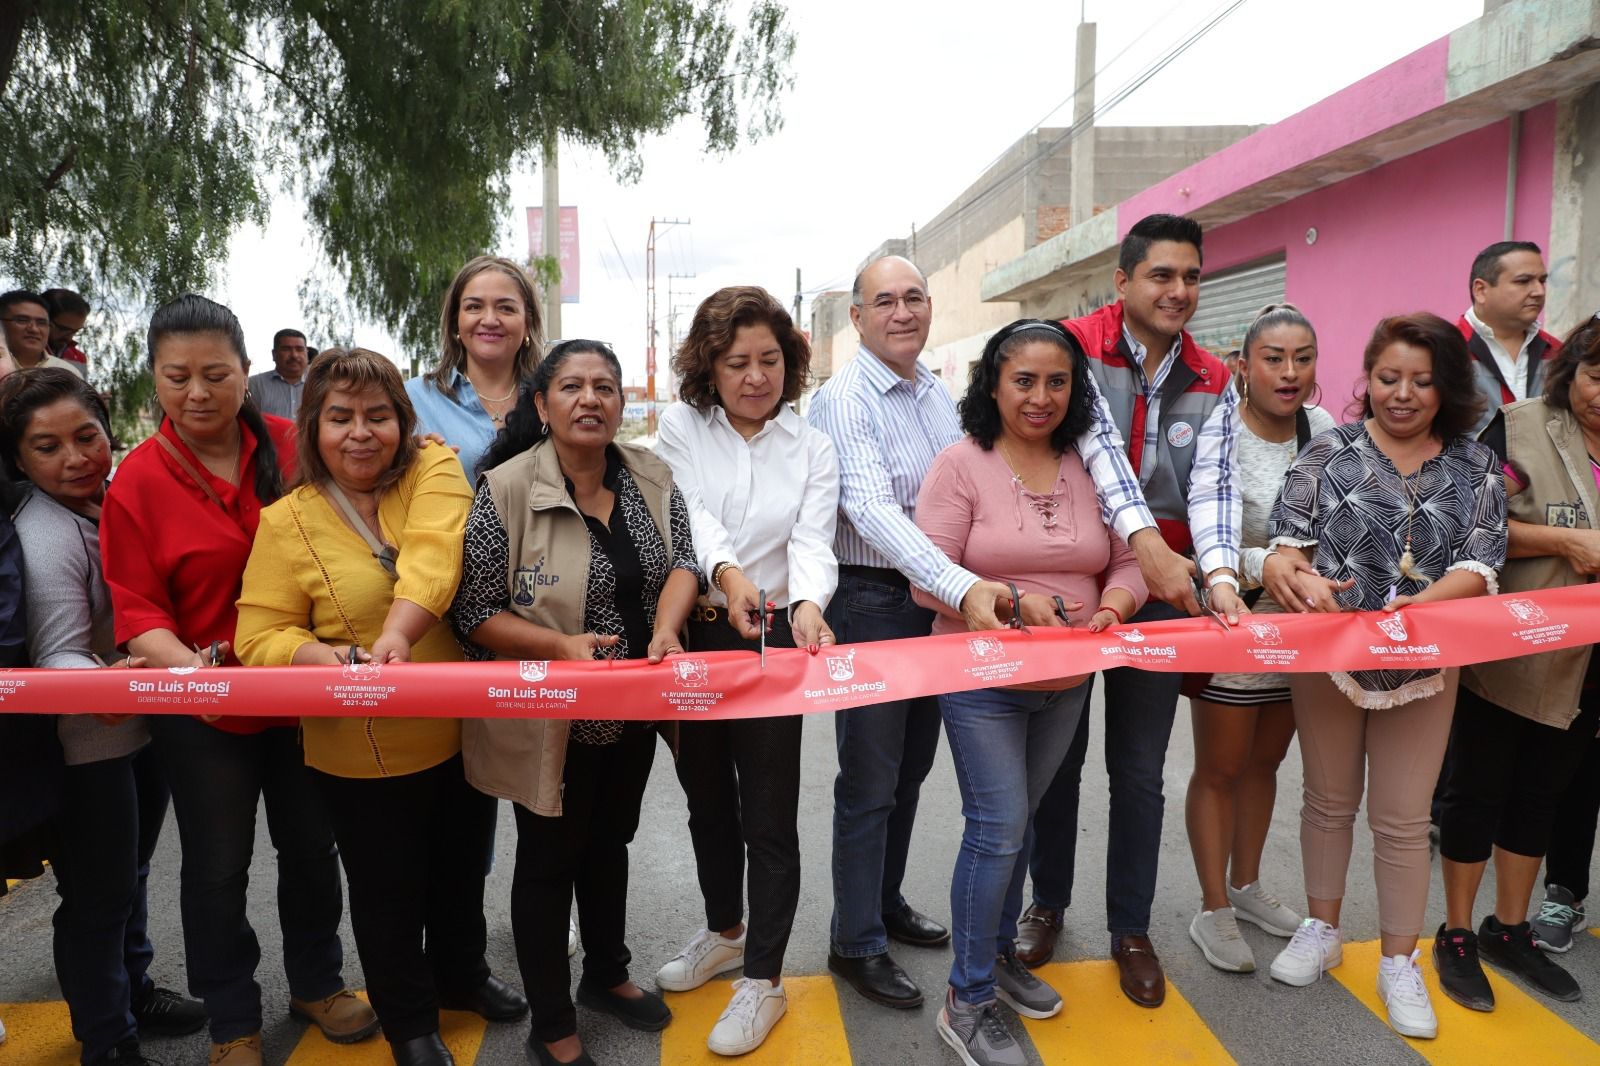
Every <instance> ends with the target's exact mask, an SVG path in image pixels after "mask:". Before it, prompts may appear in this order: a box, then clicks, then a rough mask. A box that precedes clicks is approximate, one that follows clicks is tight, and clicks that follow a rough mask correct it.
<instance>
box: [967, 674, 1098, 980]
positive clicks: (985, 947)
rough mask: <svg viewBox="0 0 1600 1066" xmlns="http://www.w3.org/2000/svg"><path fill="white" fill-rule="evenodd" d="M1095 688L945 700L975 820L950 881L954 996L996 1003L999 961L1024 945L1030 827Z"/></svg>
mask: <svg viewBox="0 0 1600 1066" xmlns="http://www.w3.org/2000/svg"><path fill="white" fill-rule="evenodd" d="M1088 689H1089V686H1088V685H1087V684H1082V685H1079V686H1078V687H1077V688H1071V689H1066V690H1065V691H1062V692H1019V691H1014V690H1011V689H1003V688H991V689H978V690H976V691H973V692H950V693H946V694H945V695H943V696H940V697H939V710H940V712H941V714H942V715H943V717H944V731H945V735H946V736H947V737H949V738H950V755H951V757H952V758H953V759H954V760H955V767H956V783H957V784H958V785H959V786H960V788H961V814H962V816H963V817H964V818H966V820H967V825H966V829H965V830H963V832H962V834H961V849H960V851H958V852H957V853H956V869H955V875H954V876H953V877H952V878H951V881H950V916H951V919H952V923H951V931H950V932H951V944H952V946H953V948H954V950H955V960H954V961H953V962H952V963H951V966H950V987H951V988H953V989H954V990H955V993H956V998H958V999H960V1000H961V1001H962V1002H965V1003H988V1002H990V1001H992V1000H993V999H994V998H995V995H994V960H995V956H996V955H997V954H999V952H1000V951H1001V950H1002V949H1004V948H1007V947H1010V946H1011V944H1012V942H1013V941H1014V940H1015V939H1016V937H1017V916H1018V915H1019V914H1020V913H1021V912H1022V881H1023V878H1024V877H1025V876H1026V875H1027V872H1028V854H1027V850H1026V847H1025V845H1026V842H1027V835H1028V820H1029V819H1030V818H1031V817H1032V815H1033V812H1034V810H1036V809H1037V808H1038V806H1039V800H1040V797H1042V796H1043V795H1044V791H1045V789H1046V788H1047V787H1049V785H1050V782H1051V780H1052V779H1053V778H1054V777H1055V773H1056V770H1057V769H1058V768H1059V767H1060V766H1061V760H1062V759H1064V758H1066V755H1067V748H1068V746H1069V745H1070V744H1071V743H1072V736H1073V734H1074V733H1075V732H1076V731H1077V728H1078V718H1079V716H1081V715H1082V713H1083V705H1084V697H1085V696H1086V695H1087V694H1088ZM1019 769H1020V770H1022V771H1023V772H1022V775H1021V776H1020V777H1019V776H1018V774H1017V771H1018V770H1019Z"/></svg>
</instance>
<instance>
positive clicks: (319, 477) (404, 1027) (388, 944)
mask: <svg viewBox="0 0 1600 1066" xmlns="http://www.w3.org/2000/svg"><path fill="white" fill-rule="evenodd" d="M296 428H297V430H298V434H299V438H298V449H299V459H300V475H301V484H300V485H299V486H298V487H297V488H296V489H294V490H293V491H292V492H289V493H288V494H286V495H285V496H283V497H282V498H281V499H279V500H278V501H277V502H276V503H274V504H272V505H271V506H270V507H268V508H267V509H265V510H264V511H262V512H261V525H260V528H259V530H258V531H257V533H256V539H255V546H254V548H253V549H252V551H251V554H250V562H249V565H248V566H247V567H246V568H245V573H244V587H243V591H242V594H241V595H240V598H239V628H238V638H237V639H238V644H239V658H240V659H241V660H242V661H243V662H244V663H245V664H246V665H250V666H287V665H290V664H295V665H299V664H322V665H336V664H345V665H346V666H353V665H355V664H367V665H366V666H365V667H364V668H363V671H362V672H363V673H365V674H369V675H370V674H371V673H375V672H377V671H381V670H382V669H383V667H384V665H386V664H388V663H396V662H407V661H412V660H415V661H417V662H446V661H454V660H458V659H460V658H461V652H460V650H459V648H458V647H457V645H456V642H455V638H454V637H453V636H452V635H451V632H450V627H449V626H448V625H447V624H446V623H444V622H442V621H440V618H441V617H442V616H443V615H444V613H445V611H446V610H447V609H448V608H449V606H450V602H451V599H452V597H453V596H454V595H455V591H456V584H457V583H458V582H459V580H460V578H461V557H462V538H463V536H464V530H465V527H466V520H467V512H468V510H469V509H470V508H471V506H472V491H471V489H470V487H469V486H468V483H467V480H466V477H465V476H464V475H463V474H462V470H461V463H460V462H459V461H458V460H457V459H456V457H455V455H454V454H453V453H452V452H451V450H450V449H449V448H444V447H440V446H438V445H424V446H421V447H419V446H418V444H417V442H416V441H415V440H414V439H413V436H412V434H413V432H414V431H415V428H416V413H415V412H414V411H413V409H412V406H411V401H410V400H409V399H408V398H407V397H406V393H405V387H404V385H403V384H402V383H401V380H400V375H399V373H398V372H396V370H395V368H394V365H393V364H392V363H390V362H389V361H388V360H387V359H385V358H384V357H383V356H381V355H378V354H376V353H375V352H370V351H367V350H365V349H362V348H352V349H349V350H344V349H327V350H324V351H323V352H322V354H321V355H320V356H318V358H317V360H316V362H314V363H313V364H312V365H311V369H310V372H309V373H308V375H307V377H306V384H305V395H304V399H303V401H302V404H301V407H300V414H299V418H298V423H297V427H296ZM303 727H304V731H305V749H306V764H307V765H308V766H310V767H311V769H312V776H313V778H314V779H315V780H316V781H317V783H318V785H319V787H320V788H321V789H322V793H323V796H324V798H325V799H326V800H327V805H328V813H329V817H330V818H331V819H332V821H333V827H334V835H335V837H336V838H337V839H338V843H339V854H340V856H341V857H342V859H343V861H344V868H345V877H346V880H347V881H348V882H349V885H350V923H351V926H352V927H353V929H354V932H355V939H356V948H357V950H358V951H359V952H360V954H361V965H362V968H363V969H364V970H365V971H366V975H367V990H368V993H369V995H370V997H371V1000H372V1006H373V1008H374V1009H375V1010H376V1011H377V1013H378V1018H379V1020H380V1021H381V1022H382V1023H383V1032H384V1036H385V1037H386V1038H387V1039H388V1040H389V1043H390V1050H391V1051H392V1053H393V1055H394V1059H395V1062H396V1063H399V1064H401V1066H413V1064H418V1066H420V1064H429V1066H436V1064H441V1063H450V1062H451V1061H452V1060H451V1058H450V1053H449V1051H448V1050H446V1048H445V1046H444V1044H443V1042H441V1041H440V1039H439V1009H440V1008H441V1007H446V1008H454V1009H466V1010H473V1011H476V1012H477V1013H479V1014H481V1015H483V1016H484V1017H486V1018H489V1019H491V1020H494V1021H510V1020H513V1019H515V1018H519V1017H521V1016H522V1015H523V1014H525V1013H526V1012H527V1009H528V1005H527V1000H525V999H524V998H523V997H522V995H521V994H520V993H519V992H517V991H516V990H514V989H512V988H510V987H509V986H508V985H506V984H505V983H504V982H503V981H501V980H499V979H498V978H496V977H493V976H492V975H491V974H490V973H489V967H488V964H487V963H486V962H485V961H484V947H485V926H484V919H483V873H484V866H483V853H484V848H485V847H486V846H487V845H486V841H487V840H488V838H489V834H490V832H491V830H492V827H493V821H494V814H495V805H494V800H493V799H492V798H491V797H488V796H485V795H484V794H483V793H481V792H478V791H477V790H476V789H474V788H472V787H470V786H469V785H468V784H467V783H466V778H465V776H464V774H463V771H462V765H461V726H460V722H459V721H457V720H456V719H430V718H317V717H308V718H305V719H304V720H303Z"/></svg>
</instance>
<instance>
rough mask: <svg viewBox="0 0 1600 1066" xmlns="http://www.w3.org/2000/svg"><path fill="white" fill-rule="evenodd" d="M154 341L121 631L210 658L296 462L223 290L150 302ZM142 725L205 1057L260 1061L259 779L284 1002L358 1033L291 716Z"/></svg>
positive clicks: (317, 813)
mask: <svg viewBox="0 0 1600 1066" xmlns="http://www.w3.org/2000/svg"><path fill="white" fill-rule="evenodd" d="M148 352H149V360H150V368H151V372H152V373H153V375H154V377H155V388H156V396H157V398H158V399H159V400H160V403H161V409H162V411H163V412H164V413H165V415H166V417H165V418H163V419H162V422H161V426H160V428H159V429H158V430H157V431H156V433H155V435H154V436H152V437H151V438H150V439H148V440H146V441H145V442H144V443H143V444H140V445H139V446H138V447H137V448H135V449H134V450H133V451H132V452H130V453H129V454H128V457H127V458H126V459H124V460H123V461H122V465H121V466H120V467H119V468H118V469H117V471H116V476H115V477H114V478H113V481H112V485H111V488H110V490H109V491H108V492H107V493H106V499H105V504H104V508H103V510H102V512H101V518H100V548H101V556H102V562H103V569H104V572H105V579H106V584H107V585H108V586H109V587H110V589H111V600H112V607H113V610H114V612H115V616H116V639H117V643H118V644H119V645H126V646H127V648H128V650H129V652H130V654H133V655H140V656H143V657H145V659H146V660H148V662H149V665H151V666H167V667H197V666H206V665H209V663H210V655H211V649H212V647H213V645H214V644H215V646H216V647H217V649H218V652H219V654H220V657H221V661H222V662H223V663H224V664H226V665H233V664H236V663H237V662H238V660H237V659H236V658H234V656H233V654H232V650H231V647H230V645H231V644H232V641H233V631H234V623H235V621H236V615H235V609H234V601H235V600H237V599H238V598H239V585H240V579H241V577H242V576H243V574H244V566H245V562H246V560H247V559H248V558H249V557H250V546H251V543H252V542H253V540H254V538H255V532H256V525H257V522H258V520H259V518H260V514H261V508H262V507H263V506H265V505H266V504H268V503H271V502H272V501H273V500H275V499H277V498H278V496H279V495H281V494H282V492H283V487H284V485H285V483H286V482H287V481H288V480H289V479H290V477H291V475H292V473H293V466H294V454H295V452H294V442H293V433H294V425H293V423H291V422H289V421H287V420H286V419H282V418H274V417H272V416H270V415H262V414H261V413H260V412H259V411H257V410H256V408H255V405H254V404H253V403H251V402H250V401H249V400H248V399H247V397H246V391H245V382H246V376H245V368H246V366H247V365H248V364H247V361H246V358H245V347H244V332H243V330H242V329H241V328H240V326H239V320H238V319H237V318H236V317H234V314H233V312H232V311H230V310H228V309H227V308H226V307H223V306H222V305H221V304H218V303H214V302H213V301H211V300H208V299H206V298H205V297H203V296H195V295H188V296H181V297H179V298H178V299H176V300H173V301H171V302H170V303H167V304H164V305H162V307H160V308H159V309H158V310H157V311H156V313H155V316H154V317H153V318H152V319H151V321H150V331H149V337H148ZM150 732H151V735H152V738H153V741H154V746H155V751H156V755H157V757H158V759H159V760H160V761H161V764H162V768H163V770H164V771H165V773H166V775H167V779H168V782H169V784H170V785H171V788H172V807H173V811H174V813H175V814H176V815H177V821H178V834H179V837H180V839H181V840H182V843H183V872H182V876H181V909H182V914H183V934H184V935H183V939H184V947H185V952H186V955H187V962H188V971H189V991H190V992H191V993H192V994H193V995H195V996H198V997H200V998H201V999H202V1000H204V1002H205V1005H206V1011H207V1013H208V1014H209V1015H210V1018H211V1040H212V1048H211V1061H212V1062H217V1061H219V1060H222V1059H224V1058H225V1060H226V1063H227V1066H257V1064H259V1063H260V1061H261V990H260V987H259V986H258V985H257V984H256V982H255V976H254V975H255V969H256V964H257V963H258V962H259V961H260V958H261V950H260V946H259V944H258V943H257V941H256V934H255V931H254V930H253V929H251V927H250V922H249V919H248V918H247V917H246V915H245V886H246V884H247V883H248V880H249V867H250V857H251V850H252V846H253V845H254V842H255V814H256V807H257V804H258V803H259V802H260V799H261V797H262V796H263V795H264V796H265V797H266V806H267V828H268V830H269V832H270V834H271V837H272V843H273V846H274V848H276V849H277V853H278V856H277V858H278V862H277V865H278V914H279V917H280V919H281V923H282V926H283V930H282V931H283V960H284V969H285V970H286V971H287V975H288V983H289V994H290V999H289V1011H290V1013H291V1014H295V1015H297V1016H300V1017H302V1018H305V1019H307V1020H308V1021H311V1022H314V1023H316V1024H317V1025H318V1026H319V1027H320V1028H321V1029H322V1031H323V1032H324V1033H325V1034H326V1035H327V1036H328V1037H329V1038H330V1039H332V1040H336V1041H339V1042H350V1041H354V1040H360V1039H362V1038H363V1037H366V1036H370V1035H371V1034H372V1033H374V1032H375V1031H376V1030H377V1028H378V1020H377V1016H376V1015H375V1014H373V1012H372V1009H371V1008H370V1007H368V1006H367V1005H366V1004H365V1003H363V1002H361V1001H360V1000H359V999H357V998H356V997H355V995H354V994H352V993H351V992H350V991H349V990H347V989H346V988H345V984H344V978H343V976H342V974H341V969H342V967H343V962H344V952H343V946H342V944H341V943H340V941H339V920H340V917H341V915H342V912H343V909H344V908H343V900H342V898H341V894H340V887H339V867H338V853H337V852H336V851H335V849H334V843H333V831H332V829H331V828H330V826H329V822H328V818H327V815H326V813H325V812H324V810H323V808H322V806H321V803H320V799H319V796H318V793H317V792H316V789H315V788H314V787H313V785H312V782H311V778H310V776H309V774H308V773H307V771H306V768H305V760H304V757H303V756H302V753H301V751H300V744H299V739H298V736H297V732H298V722H297V720H296V719H294V718H206V717H201V718H190V717H185V716H182V715H153V716H151V719H150Z"/></svg>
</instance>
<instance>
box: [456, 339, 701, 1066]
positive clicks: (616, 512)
mask: <svg viewBox="0 0 1600 1066" xmlns="http://www.w3.org/2000/svg"><path fill="white" fill-rule="evenodd" d="M501 317H502V319H503V318H505V317H508V316H505V315H502V316H501ZM521 392H522V395H521V397H520V398H519V399H518V401H517V406H516V408H515V409H514V410H513V411H512V413H511V416H510V418H509V419H508V420H507V424H506V428H505V430H504V431H503V432H502V433H501V434H500V435H499V436H498V437H497V438H496V439H495V443H494V446H493V447H492V448H490V450H489V452H488V453H487V454H486V455H485V456H484V459H483V464H482V469H483V474H482V475H481V476H480V477H479V480H478V490H477V497H476V499H475V500H474V501H473V504H472V512H471V514H470V515H469V516H468V518H467V533H466V561H465V563H464V565H463V568H462V577H461V588H460V590H459V591H458V592H457V593H456V601H455V605H454V606H453V607H452V608H451V620H452V623H453V625H454V626H455V630H456V635H457V636H458V637H459V638H460V639H461V640H462V641H463V644H464V647H465V648H466V650H467V654H468V656H469V657H470V658H474V659H492V658H504V659H519V660H524V659H525V660H536V661H537V660H546V661H548V660H590V659H611V658H615V659H647V660H648V661H650V662H652V663H658V662H660V661H661V660H662V659H663V658H665V657H666V656H667V655H671V654H675V653H677V652H680V651H682V650H683V647H682V644H681V643H680V641H681V639H682V638H681V637H680V636H679V633H680V631H681V630H682V629H683V624H684V622H685V621H686V620H687V618H688V616H689V611H690V609H691V608H692V607H693V606H694V602H695V598H696V597H697V596H698V595H699V593H700V591H701V589H702V587H703V580H704V579H703V576H702V574H701V572H700V566H699V563H698V562H696V561H695V555H694V540H693V536H692V534H691V532H690V524H689V509H688V506H687V505H686V504H685V502H684V498H683V493H682V492H680V491H679V490H678V489H677V487H676V486H674V485H673V483H672V472H671V470H670V468H668V466H667V464H666V463H664V462H662V461H661V460H660V459H657V458H656V457H655V456H654V455H653V454H651V453H650V452H649V451H648V450H646V449H644V448H640V447H637V446H635V445H630V444H618V443H616V435H617V428H618V427H619V426H620V425H621V424H622V367H621V365H620V364H619V363H618V362H617V357H616V354H615V353H613V352H612V351H611V349H610V348H609V347H607V346H606V345H604V344H602V343H600V342H599V341H592V340H569V341H563V342H561V343H560V344H557V345H555V346H554V347H553V348H552V349H551V350H550V353H549V354H548V355H547V356H545V358H544V360H543V361H542V362H541V363H540V364H539V367H538V370H537V371H536V372H535V374H534V376H533V378H532V379H531V380H530V381H528V382H527V383H526V384H524V385H523V386H522V389H521ZM665 732H666V733H667V735H668V737H669V741H670V742H671V743H672V744H673V746H674V747H676V741H677V736H676V732H677V731H676V730H675V729H672V728H671V727H667V728H666V730H665ZM461 734H462V737H461V739H462V752H463V756H464V758H465V762H466V768H467V780H468V781H470V782H471V783H472V784H473V785H474V786H476V787H477V788H479V789H481V790H482V791H484V792H487V793H488V794H489V795H491V796H499V797H501V798H503V799H509V800H512V801H513V802H514V803H515V807H514V808H513V810H514V811H515V813H516V818H517V868H516V874H515V875H514V877H513V879H512V884H511V927H512V932H513V935H514V936H515V939H516V946H517V961H518V963H519V964H520V966H521V969H522V980H523V985H524V987H526V988H527V990H528V999H529V1000H530V1002H531V1003H532V1006H533V1031H532V1033H530V1034H529V1037H528V1048H527V1050H528V1055H529V1057H530V1058H532V1059H533V1060H534V1061H536V1062H539V1063H558V1062H560V1063H570V1062H576V1063H591V1062H593V1061H594V1060H593V1059H591V1058H590V1057H589V1055H588V1053H587V1052H586V1051H585V1050H584V1047H583V1043H582V1041H581V1040H580V1039H579V1037H578V1020H577V1014H576V1012H575V1011H574V1009H573V1006H572V999H571V988H572V975H571V971H570V969H569V965H568V963H567V952H566V950H565V946H566V945H565V935H564V934H565V931H566V924H567V923H566V921H565V920H564V919H566V917H567V916H568V914H570V912H571V908H572V899H573V892H574V889H576V892H577V899H578V925H579V928H580V929H581V931H582V935H583V949H584V951H583V976H582V978H581V979H580V980H579V981H578V1002H579V1003H582V1004H583V1005H585V1006H587V1007H589V1008H591V1009H593V1010H598V1011H602V1012H604V1013H607V1014H610V1015H612V1016H614V1017H616V1018H617V1019H618V1020H619V1021H621V1022H622V1024H624V1025H626V1026H629V1027H631V1028H634V1029H640V1030H644V1031H648V1032H654V1031H657V1030H660V1029H664V1028H666V1026H667V1024H668V1023H669V1022H670V1021H671V1020H672V1012H671V1011H670V1010H668V1009H667V1005H666V1004H665V1003H664V1002H662V1000H661V997H660V996H658V995H656V994H655V993H652V992H646V991H644V990H643V989H641V988H640V987H639V986H638V985H636V984H634V982H633V981H632V980H631V979H630V978H629V977H628V964H629V963H630V962H631V961H632V958H633V957H632V955H631V954H630V953H629V951H628V947H627V944H626V942H625V940H624V935H625V933H626V930H627V911H628V844H629V843H631V842H632V840H633V835H634V833H635V832H636V831H637V830H638V827H639V810H640V804H641V803H642V802H643V800H644V789H645V784H646V782H647V781H648V779H649V777H650V764H651V762H652V761H653V759H654V756H655V734H656V728H655V726H654V724H653V723H648V722H622V721H593V720H581V719H580V720H572V721H569V720H566V719H560V718H550V719H543V718H526V719H518V718H492V719H468V720H466V721H465V722H463V723H462V726H461Z"/></svg>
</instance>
